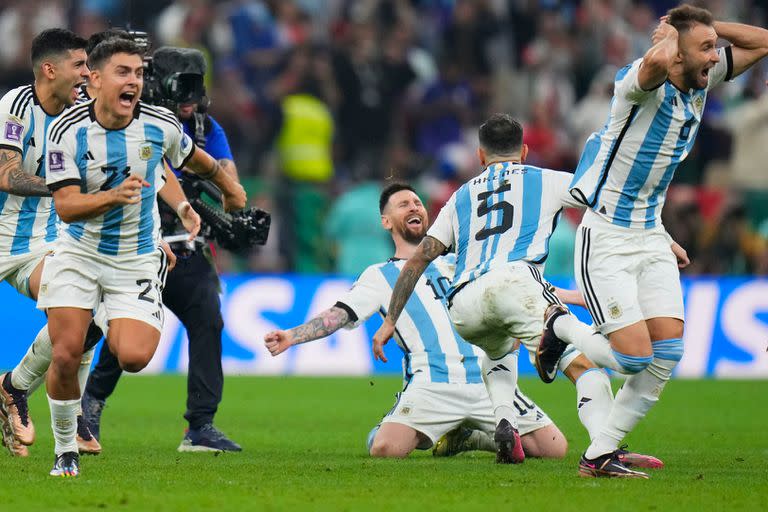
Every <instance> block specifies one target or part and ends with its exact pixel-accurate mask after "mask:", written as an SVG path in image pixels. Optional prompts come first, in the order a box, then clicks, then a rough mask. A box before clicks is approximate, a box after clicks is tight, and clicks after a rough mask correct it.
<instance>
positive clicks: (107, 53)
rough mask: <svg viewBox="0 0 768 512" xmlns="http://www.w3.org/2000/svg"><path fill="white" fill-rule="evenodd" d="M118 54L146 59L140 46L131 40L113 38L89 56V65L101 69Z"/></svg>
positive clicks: (97, 47) (104, 42)
mask: <svg viewBox="0 0 768 512" xmlns="http://www.w3.org/2000/svg"><path fill="white" fill-rule="evenodd" d="M118 53H127V54H128V55H138V56H139V57H141V58H144V51H143V50H142V49H141V47H140V46H139V45H137V44H136V43H134V42H133V41H132V40H130V39H120V38H112V39H106V40H104V41H102V42H100V43H99V44H97V45H96V48H94V49H93V51H92V52H91V54H90V55H88V65H89V67H91V68H93V69H101V67H102V66H103V65H104V63H106V62H107V61H108V60H109V59H110V58H111V57H112V56H113V55H116V54H118Z"/></svg>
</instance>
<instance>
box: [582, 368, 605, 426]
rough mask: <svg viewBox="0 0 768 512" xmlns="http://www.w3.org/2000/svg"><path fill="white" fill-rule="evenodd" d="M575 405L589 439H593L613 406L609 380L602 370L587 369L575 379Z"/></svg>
mask: <svg viewBox="0 0 768 512" xmlns="http://www.w3.org/2000/svg"><path fill="white" fill-rule="evenodd" d="M576 407H577V412H578V415H579V420H581V424H582V425H584V428H586V429H587V432H588V433H589V439H590V440H593V439H595V437H596V436H597V435H598V434H599V433H600V430H601V429H602V428H603V426H604V425H605V422H606V421H607V419H608V415H609V414H610V413H611V408H612V407H613V391H612V390H611V381H610V379H608V375H607V374H606V373H605V372H604V371H603V370H600V369H598V368H592V369H589V370H587V371H586V372H584V373H582V374H581V376H580V377H579V378H578V379H577V380H576Z"/></svg>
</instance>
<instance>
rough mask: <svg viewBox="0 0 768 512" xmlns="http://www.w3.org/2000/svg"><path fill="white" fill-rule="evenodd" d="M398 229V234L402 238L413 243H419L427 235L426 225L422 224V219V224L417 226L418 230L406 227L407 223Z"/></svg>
mask: <svg viewBox="0 0 768 512" xmlns="http://www.w3.org/2000/svg"><path fill="white" fill-rule="evenodd" d="M398 231H400V236H401V237H402V238H403V240H405V241H406V242H408V243H409V244H413V245H419V244H420V243H421V241H422V240H423V239H424V237H425V236H426V235H427V227H426V226H425V225H424V223H423V221H422V224H421V225H420V226H419V230H418V231H414V230H413V229H408V225H407V224H403V225H402V227H401V228H400V229H399V230H398Z"/></svg>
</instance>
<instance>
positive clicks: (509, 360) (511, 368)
mask: <svg viewBox="0 0 768 512" xmlns="http://www.w3.org/2000/svg"><path fill="white" fill-rule="evenodd" d="M519 352H520V350H519V349H517V350H514V351H512V352H510V353H509V354H507V355H505V356H503V357H502V358H500V359H495V360H492V359H490V358H489V357H488V356H487V355H483V357H482V371H483V381H484V382H485V387H486V389H487V390H488V396H490V398H491V404H493V414H494V416H496V423H497V424H498V423H499V421H501V420H502V419H506V420H507V421H509V422H510V423H511V424H512V426H513V427H515V428H517V413H515V408H514V405H513V403H512V402H513V400H514V398H515V389H516V388H517V356H518V354H519Z"/></svg>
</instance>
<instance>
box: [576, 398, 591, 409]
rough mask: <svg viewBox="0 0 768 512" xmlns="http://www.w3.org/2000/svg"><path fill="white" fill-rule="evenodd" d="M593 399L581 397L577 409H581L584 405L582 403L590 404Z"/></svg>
mask: <svg viewBox="0 0 768 512" xmlns="http://www.w3.org/2000/svg"><path fill="white" fill-rule="evenodd" d="M591 401H592V399H591V398H587V397H582V399H581V400H579V405H577V406H576V409H581V406H582V405H586V404H588V403H589V402H591Z"/></svg>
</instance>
